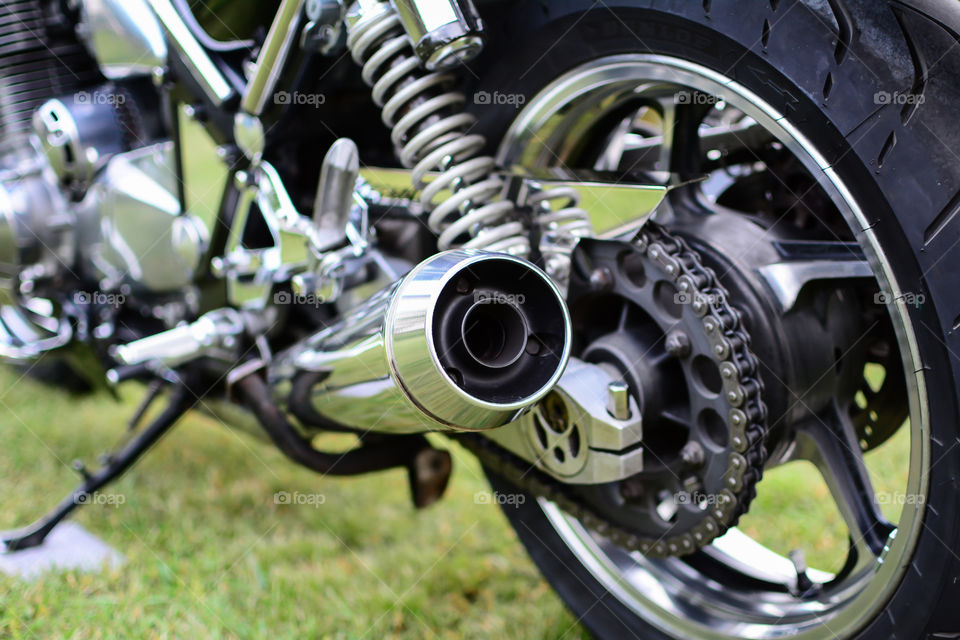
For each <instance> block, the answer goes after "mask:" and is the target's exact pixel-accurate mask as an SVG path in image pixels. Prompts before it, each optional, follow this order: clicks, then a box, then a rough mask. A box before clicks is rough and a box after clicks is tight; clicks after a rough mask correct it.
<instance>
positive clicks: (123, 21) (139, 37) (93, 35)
mask: <svg viewBox="0 0 960 640" xmlns="http://www.w3.org/2000/svg"><path fill="white" fill-rule="evenodd" d="M78 31H79V33H80V36H81V37H82V39H83V40H84V41H85V43H86V45H87V48H89V49H90V51H91V53H93V57H94V58H95V59H96V61H97V64H98V65H99V66H100V71H101V72H102V73H103V75H104V76H106V77H107V78H109V79H111V80H120V79H123V78H130V77H134V76H148V75H151V74H152V73H153V72H154V70H155V69H158V68H160V69H162V68H163V67H164V66H166V64H167V43H166V41H165V40H164V38H163V30H162V29H161V27H160V23H159V22H158V21H157V17H156V15H155V14H154V13H153V11H151V10H150V7H149V5H148V4H147V2H146V0H83V2H81V4H80V27H79V28H78Z"/></svg>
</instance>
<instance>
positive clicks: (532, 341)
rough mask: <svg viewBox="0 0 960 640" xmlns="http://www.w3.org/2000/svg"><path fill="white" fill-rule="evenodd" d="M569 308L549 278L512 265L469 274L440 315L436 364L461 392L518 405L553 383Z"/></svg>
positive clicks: (442, 302) (443, 301)
mask: <svg viewBox="0 0 960 640" xmlns="http://www.w3.org/2000/svg"><path fill="white" fill-rule="evenodd" d="M566 329H567V326H566V316H565V309H564V308H563V302H562V300H561V299H560V298H559V296H558V295H557V292H556V289H555V288H554V287H553V285H552V283H550V282H549V281H548V280H547V279H546V276H544V275H541V274H540V273H539V272H535V271H533V270H531V269H530V267H529V266H528V265H526V264H523V263H520V262H517V261H516V260H514V259H511V258H508V257H503V258H498V257H491V258H488V259H486V260H484V261H482V262H475V263H473V264H470V265H469V266H467V267H465V268H463V269H462V270H461V271H460V272H459V273H457V274H456V276H455V277H453V278H451V279H450V280H449V282H448V283H447V284H446V286H445V287H444V288H443V290H442V291H441V293H440V296H439V298H438V300H437V304H436V307H435V309H434V321H433V334H434V346H435V349H436V357H437V359H438V360H439V362H440V364H441V366H442V368H443V370H444V371H445V372H446V374H447V375H448V376H449V377H450V379H451V380H452V381H453V382H454V384H456V385H457V386H458V387H459V388H460V389H461V390H463V391H465V392H467V393H469V394H470V395H472V396H474V397H476V398H477V399H479V400H482V401H484V402H491V403H497V404H516V403H519V402H524V401H526V400H528V399H529V398H531V397H534V396H537V395H539V394H541V393H542V392H543V391H544V388H545V387H546V386H548V385H549V384H550V383H551V382H552V381H554V380H555V377H556V373H557V371H558V369H559V368H561V367H562V364H563V361H564V353H565V350H566V347H567V345H566Z"/></svg>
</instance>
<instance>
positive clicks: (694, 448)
mask: <svg viewBox="0 0 960 640" xmlns="http://www.w3.org/2000/svg"><path fill="white" fill-rule="evenodd" d="M680 459H681V460H683V463H684V464H686V465H689V466H691V467H699V466H701V465H702V464H703V463H704V461H705V460H706V454H705V453H704V452H703V447H701V446H700V443H699V442H693V441H691V442H688V443H687V444H685V445H683V449H681V450H680Z"/></svg>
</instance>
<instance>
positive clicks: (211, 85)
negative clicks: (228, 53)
mask: <svg viewBox="0 0 960 640" xmlns="http://www.w3.org/2000/svg"><path fill="white" fill-rule="evenodd" d="M147 2H149V3H150V8H151V9H153V11H154V13H155V14H156V16H157V18H158V19H159V20H160V24H161V25H162V26H163V30H164V31H165V32H166V34H167V38H168V39H169V40H170V43H171V44H172V45H173V47H174V48H175V49H176V50H177V52H178V53H179V54H180V57H181V59H182V61H183V64H184V65H185V66H186V67H187V70H188V71H189V72H190V75H191V76H192V77H193V79H194V81H196V82H197V84H198V85H200V88H201V89H202V90H203V92H204V94H206V96H207V98H209V99H210V101H211V102H213V103H214V104H215V105H217V106H219V105H221V104H223V103H224V102H226V101H227V100H229V99H230V97H231V96H233V94H234V91H233V89H232V88H231V87H230V83H228V82H227V80H226V78H224V77H223V74H222V73H220V70H219V69H217V66H216V65H215V64H214V63H213V60H211V59H210V56H209V55H207V52H206V51H205V50H204V48H203V47H202V46H201V45H200V43H199V42H197V39H196V38H194V37H193V34H192V33H190V29H189V27H187V25H186V23H185V22H184V21H183V18H182V17H181V16H180V13H179V12H178V11H177V8H176V7H175V6H174V5H173V3H172V2H170V0H147Z"/></svg>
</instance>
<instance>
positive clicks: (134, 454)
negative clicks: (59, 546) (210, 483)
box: [3, 383, 196, 551]
mask: <svg viewBox="0 0 960 640" xmlns="http://www.w3.org/2000/svg"><path fill="white" fill-rule="evenodd" d="M195 401H196V396H195V395H194V394H193V392H192V391H191V390H190V389H189V387H188V386H187V385H186V384H183V383H181V384H178V385H177V386H176V387H174V388H173V390H172V391H171V394H170V403H169V405H167V408H166V409H164V410H163V412H162V413H161V414H160V415H158V416H157V417H156V418H155V419H154V420H153V422H151V423H150V424H149V425H147V426H146V427H144V428H143V430H141V431H140V432H138V433H137V434H136V435H135V436H134V437H133V438H132V439H131V440H130V441H129V442H128V443H127V444H126V445H125V446H124V447H123V448H122V449H120V450H119V451H116V452H114V453H111V454H110V455H109V456H108V457H107V458H106V460H105V463H104V465H103V466H102V467H100V468H99V469H97V470H96V471H94V472H86V471H83V477H84V481H83V483H81V484H80V486H78V487H77V488H76V489H74V490H73V492H71V493H70V495H68V496H67V497H66V498H64V499H63V500H62V501H61V502H60V504H58V505H57V506H56V507H55V508H54V509H53V510H52V511H50V512H49V513H48V514H47V515H45V516H44V517H42V518H40V519H39V520H37V521H36V522H34V523H33V524H31V525H29V526H27V527H24V528H23V529H19V530H17V531H14V532H6V533H5V534H4V536H3V546H4V549H5V550H6V551H18V550H21V549H28V548H30V547H36V546H39V545H40V544H42V543H43V541H44V539H45V538H46V537H47V536H48V535H49V534H50V532H51V531H53V529H54V527H56V526H57V524H59V523H60V521H61V520H63V519H64V518H65V517H67V516H68V515H69V514H70V513H71V512H72V511H73V510H74V509H76V508H77V507H78V506H79V505H81V504H84V503H85V502H86V501H87V500H88V498H89V497H90V495H91V494H92V493H94V492H95V491H98V490H99V489H101V488H102V487H103V486H105V485H107V484H108V483H110V482H112V481H113V480H115V479H117V478H118V477H119V476H120V475H122V474H123V473H124V472H125V471H126V470H127V469H129V468H130V467H131V466H133V464H134V463H135V462H136V461H137V460H138V459H139V458H140V456H142V455H143V454H144V453H145V452H146V451H147V450H148V449H149V448H150V447H151V446H153V444H154V443H156V442H157V440H159V439H160V437H161V436H162V435H163V434H164V433H166V432H167V431H168V430H169V429H170V428H171V427H172V426H173V425H174V424H175V423H176V422H177V420H179V419H180V417H181V416H183V414H185V413H186V412H187V411H189V410H190V408H191V407H192V406H193V404H194V402H195Z"/></svg>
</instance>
